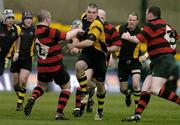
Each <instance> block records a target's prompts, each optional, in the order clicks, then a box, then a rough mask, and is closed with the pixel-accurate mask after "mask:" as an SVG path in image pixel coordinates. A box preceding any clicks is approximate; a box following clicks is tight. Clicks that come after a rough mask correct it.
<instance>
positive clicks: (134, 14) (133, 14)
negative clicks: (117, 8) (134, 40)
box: [128, 12, 139, 20]
mask: <svg viewBox="0 0 180 125" xmlns="http://www.w3.org/2000/svg"><path fill="white" fill-rule="evenodd" d="M129 15H132V16H136V17H137V20H139V16H138V14H137V13H136V12H130V13H129V14H128V16H129Z"/></svg>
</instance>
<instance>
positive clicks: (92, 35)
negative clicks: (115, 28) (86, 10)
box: [88, 20, 104, 41]
mask: <svg viewBox="0 0 180 125" xmlns="http://www.w3.org/2000/svg"><path fill="white" fill-rule="evenodd" d="M102 31H104V29H103V25H102V23H101V22H100V21H98V20H94V21H93V23H92V24H91V25H90V27H89V32H88V36H89V37H88V39H90V40H92V41H96V39H97V38H98V37H99V35H100V34H101V32H102Z"/></svg>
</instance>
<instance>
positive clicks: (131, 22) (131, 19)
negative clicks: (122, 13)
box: [127, 12, 138, 30]
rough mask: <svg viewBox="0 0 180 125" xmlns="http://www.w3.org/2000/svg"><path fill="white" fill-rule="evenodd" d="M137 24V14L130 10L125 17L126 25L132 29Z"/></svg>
mask: <svg viewBox="0 0 180 125" xmlns="http://www.w3.org/2000/svg"><path fill="white" fill-rule="evenodd" d="M137 24H138V15H137V13H135V12H131V13H129V14H128V19H127V27H128V28H129V29H130V30H134V29H135V28H136V26H137Z"/></svg>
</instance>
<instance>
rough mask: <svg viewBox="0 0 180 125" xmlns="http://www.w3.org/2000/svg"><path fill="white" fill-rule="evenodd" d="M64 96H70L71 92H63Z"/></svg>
mask: <svg viewBox="0 0 180 125" xmlns="http://www.w3.org/2000/svg"><path fill="white" fill-rule="evenodd" d="M62 93H63V94H66V95H70V92H69V91H62Z"/></svg>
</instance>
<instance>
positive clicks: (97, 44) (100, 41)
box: [79, 13, 107, 54]
mask: <svg viewBox="0 0 180 125" xmlns="http://www.w3.org/2000/svg"><path fill="white" fill-rule="evenodd" d="M81 20H82V24H83V30H84V31H85V33H84V34H83V36H81V38H79V39H80V41H82V40H85V39H89V40H92V41H94V45H93V46H92V47H87V48H84V49H83V51H86V52H87V51H89V52H90V51H91V52H94V51H93V49H95V50H97V51H96V52H100V53H101V52H102V53H104V54H106V53H107V48H106V42H105V32H104V26H103V23H102V22H101V21H100V19H99V18H98V17H97V18H96V19H95V20H94V21H93V22H89V21H87V18H86V14H85V13H84V14H82V16H81Z"/></svg>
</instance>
